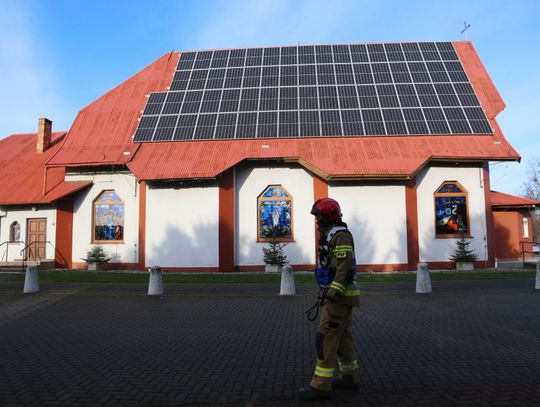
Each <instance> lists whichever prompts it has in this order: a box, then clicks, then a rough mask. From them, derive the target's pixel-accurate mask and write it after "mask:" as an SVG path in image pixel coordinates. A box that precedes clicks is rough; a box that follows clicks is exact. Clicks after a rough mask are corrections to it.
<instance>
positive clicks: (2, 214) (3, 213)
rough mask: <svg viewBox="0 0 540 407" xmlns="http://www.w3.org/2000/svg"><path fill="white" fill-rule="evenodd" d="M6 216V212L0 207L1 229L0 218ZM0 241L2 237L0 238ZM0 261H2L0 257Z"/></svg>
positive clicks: (0, 225) (0, 241) (0, 226)
mask: <svg viewBox="0 0 540 407" xmlns="http://www.w3.org/2000/svg"><path fill="white" fill-rule="evenodd" d="M6 216H7V212H6V211H4V210H2V209H0V230H2V218H5V217H6ZM0 243H2V239H0ZM6 260H7V258H6ZM0 261H2V259H1V258H0Z"/></svg>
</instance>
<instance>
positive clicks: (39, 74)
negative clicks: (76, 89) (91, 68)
mask: <svg viewBox="0 0 540 407" xmlns="http://www.w3.org/2000/svg"><path fill="white" fill-rule="evenodd" d="M1 7H2V13H0V26H1V27H2V35H1V36H0V89H2V98H0V111H1V112H2V118H3V120H2V121H0V138H3V137H6V136H8V135H9V134H13V133H25V132H35V131H37V119H38V118H39V117H48V118H50V119H51V120H53V121H54V122H55V124H54V129H58V130H66V129H67V126H68V125H69V124H70V118H68V117H66V109H64V108H63V102H62V99H61V97H60V96H59V94H58V89H59V86H58V84H59V80H58V78H57V74H56V72H55V64H54V63H53V62H52V61H50V60H49V58H50V56H49V54H48V52H47V51H48V50H47V47H46V46H45V45H44V44H42V43H40V42H39V36H38V35H36V33H35V32H34V27H33V25H34V22H33V20H32V18H31V13H29V12H28V10H26V9H25V7H24V3H22V2H2V3H1ZM59 125H60V126H62V128H59Z"/></svg>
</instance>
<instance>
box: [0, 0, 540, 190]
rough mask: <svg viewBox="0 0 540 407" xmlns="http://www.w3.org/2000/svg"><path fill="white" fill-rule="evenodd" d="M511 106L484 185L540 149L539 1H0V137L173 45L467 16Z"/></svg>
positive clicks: (311, 38) (428, 24)
mask: <svg viewBox="0 0 540 407" xmlns="http://www.w3.org/2000/svg"><path fill="white" fill-rule="evenodd" d="M465 20H466V21H467V22H470V24H471V27H470V29H469V31H468V34H467V37H466V39H468V40H471V41H473V44H474V46H475V48H476V50H477V52H478V53H479V55H480V58H481V59H482V61H483V63H484V65H485V66H486V68H487V70H488V72H489V74H490V76H491V78H492V80H493V82H494V83H495V86H496V87H497V88H498V90H499V92H500V94H501V95H502V97H503V99H504V100H505V102H506V104H507V107H506V109H505V111H503V112H502V113H501V114H500V115H499V116H498V118H497V119H498V122H499V124H500V126H501V128H502V130H503V132H504V134H505V136H506V137H507V139H508V140H509V141H510V143H511V144H512V145H513V146H514V147H515V148H516V149H517V150H518V151H519V152H520V154H521V155H522V157H523V160H522V163H521V164H516V163H494V164H492V165H491V168H492V173H491V174H492V176H491V182H492V189H497V190H499V191H504V192H508V193H519V192H520V189H521V188H520V186H521V184H522V183H523V181H524V180H525V174H526V168H527V163H528V161H529V159H530V158H532V157H535V156H536V157H538V156H540V139H539V135H540V121H539V120H538V119H537V118H538V116H539V115H540V96H539V95H540V79H539V66H540V2H538V1H532V0H531V1H521V0H514V1H512V2H510V1H480V0H478V1H475V0H468V1H461V0H455V1H452V2H440V1H412V0H410V1H377V0H370V1H364V0H356V1H353V0H332V1H329V0H324V1H320V0H312V1H308V0H291V1H285V0H259V1H255V0H254V1H238V0H219V1H217V0H215V1H204V0H199V1H191V0H190V1H181V0H177V1H160V0H152V1H145V2H142V1H141V2H138V1H120V0H115V1H113V0H105V1H102V0H92V1H90V0H87V1H77V0H40V1H31V0H0V33H1V35H0V88H1V89H2V90H3V98H1V99H0V112H1V114H0V117H1V118H2V120H0V138H3V137H5V136H7V135H9V134H12V133H25V132H35V131H36V129H37V119H38V117H48V118H50V119H51V120H53V128H54V129H55V130H67V129H69V127H70V126H71V123H72V122H73V120H74V118H75V116H76V114H77V112H78V111H79V110H81V109H82V108H83V107H85V106H86V105H87V104H89V103H91V102H92V101H94V100H95V99H96V98H98V97H99V96H101V95H102V94H104V93H105V92H107V91H108V90H110V89H111V88H113V87H114V86H116V85H118V84H119V83H121V82H122V81H124V80H125V79H127V78H128V77H129V76H131V75H133V74H135V73H136V72H138V71H139V70H140V69H142V68H144V67H145V66H146V65H148V64H150V63H151V62H153V61H154V60H156V59H157V58H159V57H160V56H162V55H163V54H165V53H167V52H169V51H173V50H176V51H183V50H194V49H205V48H233V47H249V46H266V45H291V44H321V43H323V44H324V43H352V42H378V41H394V42H395V41H454V40H460V39H464V36H463V35H462V34H461V33H460V31H461V29H462V28H463V24H464V21H465Z"/></svg>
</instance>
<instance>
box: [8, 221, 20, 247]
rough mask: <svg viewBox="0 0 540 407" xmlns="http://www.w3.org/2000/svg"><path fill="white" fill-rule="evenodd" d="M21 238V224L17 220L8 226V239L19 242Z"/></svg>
mask: <svg viewBox="0 0 540 407" xmlns="http://www.w3.org/2000/svg"><path fill="white" fill-rule="evenodd" d="M20 240H21V225H19V222H16V221H15V222H13V223H12V224H11V226H10V227H9V241H10V242H19V241H20Z"/></svg>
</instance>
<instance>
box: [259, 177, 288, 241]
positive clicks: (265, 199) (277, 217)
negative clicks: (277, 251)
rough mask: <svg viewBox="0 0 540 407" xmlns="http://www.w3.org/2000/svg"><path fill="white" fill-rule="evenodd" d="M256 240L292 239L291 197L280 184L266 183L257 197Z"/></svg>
mask: <svg viewBox="0 0 540 407" xmlns="http://www.w3.org/2000/svg"><path fill="white" fill-rule="evenodd" d="M257 206H258V208H257V209H258V211H257V214H258V215H257V223H258V229H257V240H258V241H261V242H266V241H268V240H269V239H270V238H271V237H275V238H277V239H278V240H280V241H292V240H293V223H292V222H293V213H292V197H291V195H290V194H289V193H288V192H287V190H286V189H285V188H283V187H282V186H281V185H268V186H267V187H266V189H265V190H264V191H263V192H262V193H261V194H260V195H259V197H258V198H257Z"/></svg>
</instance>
